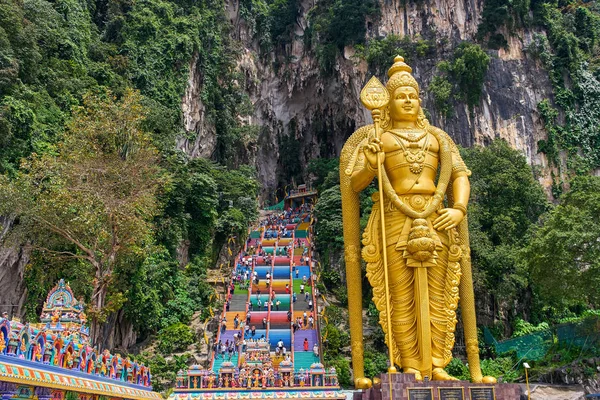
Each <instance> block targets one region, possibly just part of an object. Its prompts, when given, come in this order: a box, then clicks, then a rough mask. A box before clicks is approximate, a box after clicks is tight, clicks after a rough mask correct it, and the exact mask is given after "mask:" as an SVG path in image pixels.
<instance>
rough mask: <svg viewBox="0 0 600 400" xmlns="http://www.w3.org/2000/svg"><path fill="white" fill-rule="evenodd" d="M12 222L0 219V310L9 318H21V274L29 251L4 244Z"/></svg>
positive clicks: (21, 247)
mask: <svg viewBox="0 0 600 400" xmlns="http://www.w3.org/2000/svg"><path fill="white" fill-rule="evenodd" d="M13 224H14V220H13V219H11V218H6V217H0V228H1V229H2V230H1V231H0V304H2V306H0V310H1V311H3V312H4V311H6V312H8V314H9V317H12V316H16V317H19V318H20V317H22V315H21V314H22V312H23V304H24V302H25V298H26V297H27V291H26V289H25V283H24V281H23V274H24V272H25V266H26V265H27V263H28V262H29V251H28V250H27V249H26V247H25V246H17V245H14V244H11V243H6V236H7V234H8V232H9V230H10V229H11V228H12V226H13Z"/></svg>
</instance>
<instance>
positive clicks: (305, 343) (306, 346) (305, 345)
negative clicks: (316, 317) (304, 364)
mask: <svg viewBox="0 0 600 400" xmlns="http://www.w3.org/2000/svg"><path fill="white" fill-rule="evenodd" d="M303 344H304V351H308V338H304V343H303Z"/></svg>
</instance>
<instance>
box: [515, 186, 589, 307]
mask: <svg viewBox="0 0 600 400" xmlns="http://www.w3.org/2000/svg"><path fill="white" fill-rule="evenodd" d="M570 186H571V189H570V191H569V192H567V193H565V194H564V195H563V196H562V197H561V198H560V204H559V205H558V206H556V207H555V208H554V209H553V210H552V211H550V212H549V213H548V214H547V215H546V216H545V218H544V224H543V225H542V226H540V227H539V228H538V229H537V230H536V232H535V233H534V234H533V237H532V240H531V242H530V244H529V246H527V248H526V249H525V251H524V258H525V260H527V265H528V266H529V269H530V271H531V274H532V277H533V278H534V280H533V282H534V285H535V291H536V293H538V294H539V296H540V300H541V302H542V303H546V304H549V305H553V306H556V307H557V308H559V309H561V308H564V307H565V306H567V307H568V306H573V305H577V304H584V305H586V306H591V307H593V308H595V307H598V306H599V305H600V261H599V260H600V242H599V241H598V238H599V237H600V225H599V224H598V219H599V218H600V178H598V177H595V176H581V177H576V178H574V179H573V180H572V181H571V182H570Z"/></svg>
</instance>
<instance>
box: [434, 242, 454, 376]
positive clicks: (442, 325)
mask: <svg viewBox="0 0 600 400" xmlns="http://www.w3.org/2000/svg"><path fill="white" fill-rule="evenodd" d="M440 236H442V237H443V236H444V235H443V233H442V234H440ZM444 241H445V240H444ZM447 274H448V248H447V246H446V245H445V244H444V245H443V249H441V250H438V259H437V265H436V266H434V267H430V268H428V283H429V296H430V297H429V299H430V303H429V304H430V314H431V339H432V343H431V354H432V365H433V371H432V375H433V376H432V379H434V380H456V378H454V377H452V376H450V375H449V374H448V373H447V372H446V371H444V368H445V367H446V365H447V364H448V363H449V362H450V360H451V359H452V347H453V346H454V335H453V329H452V332H449V331H448V330H449V326H452V327H454V326H455V325H456V318H455V317H450V315H449V314H448V313H447V310H448V309H449V307H451V305H449V304H447V298H446V297H445V291H446V290H447V289H448V288H446V285H447V284H448V280H447ZM455 290H457V289H456V288H455ZM454 306H455V305H454Z"/></svg>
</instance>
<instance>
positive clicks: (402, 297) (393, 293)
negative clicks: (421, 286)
mask: <svg viewBox="0 0 600 400" xmlns="http://www.w3.org/2000/svg"><path fill="white" fill-rule="evenodd" d="M407 224H408V228H410V220H409V221H407V218H406V216H404V215H403V214H402V213H400V212H398V211H396V212H390V213H388V216H387V220H386V225H387V227H386V231H387V239H388V242H387V246H386V249H387V252H388V268H389V279H390V281H389V282H390V297H391V306H392V330H393V334H394V344H395V361H396V363H397V364H398V366H400V367H401V368H402V369H403V371H404V372H408V373H414V374H415V375H416V377H417V378H418V379H422V378H421V376H420V371H421V368H422V360H421V355H420V352H419V348H420V346H419V341H418V335H417V317H416V305H415V297H414V296H415V294H414V293H415V291H414V290H415V289H414V284H415V271H414V268H409V267H407V266H406V261H405V259H404V254H403V253H404V252H403V251H402V250H398V249H396V247H397V245H398V240H399V238H400V236H401V235H402V234H403V233H405V231H406V230H407V227H406V225H407Z"/></svg>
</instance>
